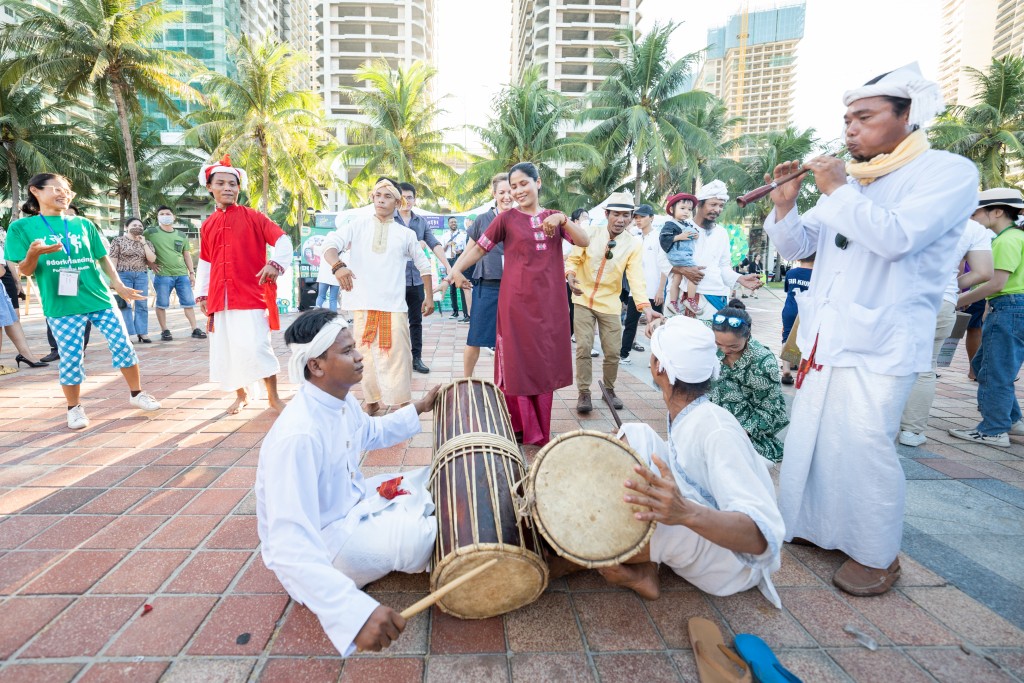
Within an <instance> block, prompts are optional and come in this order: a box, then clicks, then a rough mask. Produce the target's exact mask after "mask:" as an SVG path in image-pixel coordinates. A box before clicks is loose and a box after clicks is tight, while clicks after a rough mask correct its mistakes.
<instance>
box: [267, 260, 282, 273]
mask: <svg viewBox="0 0 1024 683" xmlns="http://www.w3.org/2000/svg"><path fill="white" fill-rule="evenodd" d="M267 265H268V266H273V267H274V269H275V270H276V271H277V274H278V275H284V266H282V265H281V264H280V263H278V262H277V261H267Z"/></svg>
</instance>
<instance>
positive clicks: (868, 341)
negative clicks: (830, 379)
mask: <svg viewBox="0 0 1024 683" xmlns="http://www.w3.org/2000/svg"><path fill="white" fill-rule="evenodd" d="M977 200H978V171H977V169H976V168H975V167H974V164H972V163H971V162H970V161H968V160H967V159H965V158H963V157H961V156H958V155H956V154H950V153H949V152H940V151H936V150H928V151H927V152H925V153H924V154H922V155H921V156H919V157H918V158H916V159H914V160H913V161H911V162H910V163H909V164H907V165H906V166H903V167H902V168H899V169H897V170H895V171H893V172H892V173H889V174H887V175H884V176H882V177H881V178H879V179H878V180H876V181H875V182H873V183H871V184H870V185H861V184H860V183H858V182H857V181H856V180H854V179H852V178H850V179H848V180H847V184H846V185H844V186H843V187H840V188H838V189H836V190H835V191H834V192H832V194H831V195H823V196H822V197H821V199H820V200H818V204H817V206H815V207H814V208H813V209H811V210H810V211H808V212H807V213H806V214H804V215H800V214H799V213H798V212H797V210H796V208H794V209H793V210H791V211H790V212H789V213H788V214H786V217H785V218H784V219H782V220H781V221H777V220H776V218H775V211H774V210H773V211H772V212H771V214H769V216H768V219H767V220H766V221H765V224H764V227H765V230H766V231H767V233H768V235H769V236H770V237H771V239H772V241H773V242H774V243H775V246H776V248H778V250H779V253H780V254H782V256H783V257H784V258H787V259H794V260H795V259H800V258H804V257H807V256H810V255H811V254H814V253H817V257H816V259H815V262H814V278H813V279H812V280H811V286H810V288H809V289H808V290H807V291H806V292H804V293H802V294H800V295H798V296H797V307H798V309H799V311H800V329H799V330H798V331H797V343H798V344H799V346H800V349H801V350H802V351H803V352H804V354H806V355H809V354H810V352H811V348H812V347H813V346H814V342H815V338H817V342H818V344H817V351H816V361H817V362H818V363H821V364H824V365H829V366H833V367H863V368H865V369H867V370H869V371H871V372H874V373H878V374H885V375H896V376H901V375H909V374H913V373H917V372H927V371H928V370H929V369H930V368H931V354H932V338H933V337H934V334H935V319H936V316H937V315H938V310H939V305H940V304H941V302H942V292H943V290H944V289H945V288H946V285H947V284H948V283H949V275H950V273H951V272H952V270H953V267H954V265H955V263H954V262H955V261H956V259H957V258H959V257H962V254H961V255H959V256H958V255H957V254H956V253H954V252H955V251H956V245H957V241H958V240H959V238H960V235H961V233H962V232H963V230H964V225H965V223H966V221H967V219H968V218H969V217H970V215H971V213H972V212H973V211H974V209H975V207H976V206H977ZM838 234H842V235H843V236H845V237H846V238H847V239H848V240H849V243H848V245H847V247H846V249H842V248H840V247H839V246H838V245H836V235H838Z"/></svg>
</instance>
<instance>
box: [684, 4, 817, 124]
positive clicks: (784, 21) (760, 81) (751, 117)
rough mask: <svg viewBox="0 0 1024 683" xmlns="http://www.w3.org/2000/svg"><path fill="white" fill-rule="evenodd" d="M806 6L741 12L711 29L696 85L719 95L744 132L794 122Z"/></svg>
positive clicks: (700, 88) (799, 5)
mask: <svg viewBox="0 0 1024 683" xmlns="http://www.w3.org/2000/svg"><path fill="white" fill-rule="evenodd" d="M804 12H805V6H804V4H803V3H800V4H798V5H791V6H789V7H780V8H778V9H771V10H764V11H757V12H748V13H741V14H737V15H735V16H732V17H730V18H729V21H728V22H727V23H726V24H725V25H724V26H720V27H718V28H713V29H709V30H708V50H707V57H706V61H705V62H704V65H703V66H702V67H701V70H700V73H698V75H697V81H696V85H695V86H694V87H696V88H697V89H699V90H704V91H706V92H710V93H712V94H714V95H717V96H718V97H720V98H721V99H722V100H723V101H724V102H725V104H726V106H727V107H728V112H729V116H739V117H742V118H743V123H741V124H740V128H739V131H738V132H739V133H740V134H757V133H768V132H771V131H777V130H782V129H784V128H786V127H787V126H789V125H791V124H792V122H793V96H794V90H795V84H796V49H797V45H798V44H799V42H800V39H801V38H803V35H804Z"/></svg>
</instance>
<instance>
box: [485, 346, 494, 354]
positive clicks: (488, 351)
mask: <svg viewBox="0 0 1024 683" xmlns="http://www.w3.org/2000/svg"><path fill="white" fill-rule="evenodd" d="M486 348H487V353H489V354H491V355H492V356H493V355H494V347H493V346H488V347H486Z"/></svg>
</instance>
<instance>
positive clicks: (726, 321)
mask: <svg viewBox="0 0 1024 683" xmlns="http://www.w3.org/2000/svg"><path fill="white" fill-rule="evenodd" d="M711 322H713V323H714V324H715V325H728V326H729V327H732V328H736V327H740V326H741V325H743V324H745V322H746V321H744V320H743V318H737V317H736V316H733V315H722V314H721V313H715V314H714V315H713V316H711Z"/></svg>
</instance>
